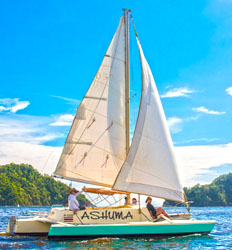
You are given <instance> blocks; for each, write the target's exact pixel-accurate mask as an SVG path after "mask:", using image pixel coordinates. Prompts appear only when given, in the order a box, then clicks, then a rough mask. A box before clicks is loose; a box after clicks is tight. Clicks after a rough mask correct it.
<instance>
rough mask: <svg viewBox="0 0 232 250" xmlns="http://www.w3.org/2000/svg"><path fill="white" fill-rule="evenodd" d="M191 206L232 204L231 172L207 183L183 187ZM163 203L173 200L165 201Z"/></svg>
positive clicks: (173, 203) (168, 203) (169, 203)
mask: <svg viewBox="0 0 232 250" xmlns="http://www.w3.org/2000/svg"><path fill="white" fill-rule="evenodd" d="M184 190H185V194H186V196H187V199H188V201H193V203H192V204H191V206H195V207H197V206H199V207H200V206H232V173H229V174H224V175H221V176H219V177H218V178H216V179H215V180H213V181H212V183H210V184H208V185H200V184H197V185H195V186H193V187H192V188H184ZM165 205H175V202H170V201H165V202H164V206H165Z"/></svg>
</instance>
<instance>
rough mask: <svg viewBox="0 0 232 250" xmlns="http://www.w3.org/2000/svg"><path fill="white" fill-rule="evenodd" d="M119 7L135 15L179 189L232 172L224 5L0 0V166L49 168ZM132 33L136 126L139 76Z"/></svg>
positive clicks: (220, 1) (231, 72)
mask: <svg viewBox="0 0 232 250" xmlns="http://www.w3.org/2000/svg"><path fill="white" fill-rule="evenodd" d="M122 8H130V9H131V10H132V15H133V18H134V21H135V25H136V29H137V32H138V35H139V38H140V41H141V44H142V47H143V51H144V54H145V56H146V59H147V61H148V63H149V65H150V67H151V70H152V72H153V75H154V78H155V81H156V84H157V88H158V91H159V94H160V97H161V101H162V104H163V107H164V111H165V114H166V118H167V121H168V124H169V128H170V131H171V136H172V139H173V143H174V146H175V152H176V156H177V160H178V162H179V168H180V176H181V179H182V183H183V185H184V186H188V187H189V186H193V185H195V184H197V183H202V184H203V183H209V182H211V181H212V180H213V179H214V178H215V177H217V176H219V175H221V174H224V173H228V172H230V171H231V169H232V132H231V127H232V126H231V125H232V109H231V107H232V15H231V13H232V1H231V0H212V1H202V0H201V1H200V0H195V1H172V0H164V1H158V0H150V1H149V0H147V1H142V2H141V1H138V0H131V1H122V0H118V1H112V0H111V1H110V0H108V1H106V0H104V1H103V0H98V1H88V2H86V1H76V0H75V1H74V0H70V1H66V2H65V1H61V0H56V1H51V0H50V1H49V0H48V1H43V0H41V1H29V0H25V1H13V0H12V1H0V29H1V33H0V87H1V88H0V164H6V163H9V162H15V163H22V162H23V163H29V164H32V165H33V166H34V167H36V168H37V169H38V170H39V171H40V172H42V173H48V174H51V173H52V172H53V171H54V169H55V167H56V164H57V161H58V159H59V156H60V153H61V151H62V146H63V144H64V141H65V138H66V136H67V133H68V131H69V128H70V125H71V123H72V120H73V117H74V114H75V112H76V108H77V107H78V104H79V103H80V101H81V100H82V98H83V96H84V95H85V92H86V91H87V89H88V87H89V85H90V83H91V81H92V79H93V78H94V76H95V74H96V72H97V70H98V68H99V66H100V63H101V60H102V59H103V56H104V54H105V51H106V49H107V47H108V45H109V43H110V41H111V39H112V37H113V34H114V32H115V30H116V28H117V25H118V22H119V19H120V16H121V14H122ZM130 33H131V36H132V37H133V38H131V42H130V44H131V46H132V49H131V51H130V52H131V57H130V60H131V66H132V68H131V87H132V88H131V93H130V94H131V96H134V94H135V93H136V96H134V97H133V98H132V100H131V129H132V130H133V125H134V123H135V119H136V113H137V110H138V107H139V96H140V88H141V74H140V72H139V70H140V66H139V61H138V62H134V61H136V60H134V59H138V51H137V48H136V45H135V36H134V32H133V30H132V28H130ZM132 39H134V40H132Z"/></svg>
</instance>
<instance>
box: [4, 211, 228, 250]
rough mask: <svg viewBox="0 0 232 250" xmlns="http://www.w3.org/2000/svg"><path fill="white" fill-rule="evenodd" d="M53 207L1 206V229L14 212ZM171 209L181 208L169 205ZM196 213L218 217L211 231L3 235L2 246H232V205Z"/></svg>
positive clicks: (102, 248) (101, 248)
mask: <svg viewBox="0 0 232 250" xmlns="http://www.w3.org/2000/svg"><path fill="white" fill-rule="evenodd" d="M31 210H33V211H42V212H46V211H48V210H49V208H48V207H0V231H5V230H6V227H7V223H8V220H9V218H10V217H11V216H12V215H16V216H19V215H20V216H25V215H27V212H28V211H31ZM166 210H167V211H168V212H174V211H176V212H177V209H175V210H174V209H172V208H166ZM191 212H192V217H194V218H196V219H202V220H216V221H217V224H216V226H215V228H214V230H213V231H212V232H211V233H210V234H209V235H207V236H206V235H204V236H201V235H191V236H182V237H172V238H168V239H160V240H145V239H144V240H141V239H134V240H131V239H130V240H128V239H107V238H105V239H96V240H89V241H77V240H73V241H50V240H47V239H46V237H10V236H0V249H91V250H95V249H98V250H105V249H204V250H205V249H220V250H221V249H232V216H231V215H232V207H213V208H212V207H204V208H192V209H191Z"/></svg>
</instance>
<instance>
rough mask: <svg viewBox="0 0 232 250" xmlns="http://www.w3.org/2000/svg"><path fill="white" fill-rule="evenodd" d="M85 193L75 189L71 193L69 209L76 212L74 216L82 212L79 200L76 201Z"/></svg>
mask: <svg viewBox="0 0 232 250" xmlns="http://www.w3.org/2000/svg"><path fill="white" fill-rule="evenodd" d="M82 192H83V191H78V190H76V189H75V188H72V189H71V190H70V191H69V196H68V207H69V210H72V211H74V214H76V213H77V211H78V210H80V208H79V207H80V204H79V202H78V200H77V199H76V197H77V196H78V195H80V194H81V193H82Z"/></svg>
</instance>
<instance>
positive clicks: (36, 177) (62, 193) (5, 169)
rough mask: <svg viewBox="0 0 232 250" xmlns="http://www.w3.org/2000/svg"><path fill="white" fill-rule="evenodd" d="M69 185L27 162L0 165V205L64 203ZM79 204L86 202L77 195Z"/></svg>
mask: <svg viewBox="0 0 232 250" xmlns="http://www.w3.org/2000/svg"><path fill="white" fill-rule="evenodd" d="M68 191H69V187H68V186H67V185H66V184H64V183H62V182H60V181H56V180H55V179H54V178H52V177H50V176H47V175H41V174H40V173H39V172H38V171H37V170H35V169H34V168H33V167H32V166H30V165H27V164H20V165H18V164H14V163H11V164H8V165H2V166H0V206H6V205H8V206H15V205H18V204H19V205H21V206H30V205H40V206H47V205H54V204H65V203H66V201H67V195H68ZM78 200H79V202H80V204H81V205H82V204H84V203H85V202H87V199H86V198H85V196H84V195H82V194H81V195H79V196H78Z"/></svg>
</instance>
